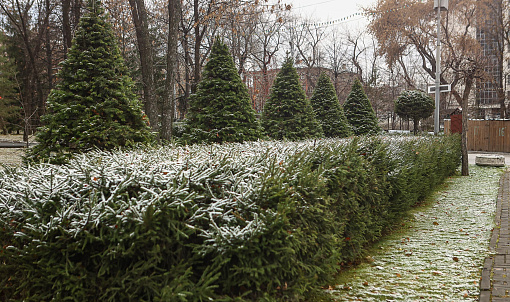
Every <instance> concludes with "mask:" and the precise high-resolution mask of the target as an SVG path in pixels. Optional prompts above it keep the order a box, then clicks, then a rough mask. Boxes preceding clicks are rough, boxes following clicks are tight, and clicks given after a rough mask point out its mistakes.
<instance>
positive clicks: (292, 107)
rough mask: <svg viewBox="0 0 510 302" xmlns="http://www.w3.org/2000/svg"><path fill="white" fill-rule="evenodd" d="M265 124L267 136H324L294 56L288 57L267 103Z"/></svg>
mask: <svg viewBox="0 0 510 302" xmlns="http://www.w3.org/2000/svg"><path fill="white" fill-rule="evenodd" d="M262 126H263V127H264V130H265V133H266V135H267V136H269V137H271V138H274V139H288V140H299V139H306V138H315V137H322V136H323V132H322V127H321V125H320V123H319V122H318V121H317V119H316V118H315V114H314V112H313V109H312V105H311V104H310V102H309V101H308V99H307V98H306V94H305V91H304V90H303V87H302V86H301V84H300V83H299V75H298V74H297V71H296V68H294V62H293V60H292V59H291V58H287V59H286V60H285V62H284V63H283V66H282V69H281V70H280V72H279V73H278V75H277V76H276V79H275V81H274V83H273V87H272V88H271V94H270V95H269V100H268V101H267V102H266V104H265V105H264V111H263V115H262Z"/></svg>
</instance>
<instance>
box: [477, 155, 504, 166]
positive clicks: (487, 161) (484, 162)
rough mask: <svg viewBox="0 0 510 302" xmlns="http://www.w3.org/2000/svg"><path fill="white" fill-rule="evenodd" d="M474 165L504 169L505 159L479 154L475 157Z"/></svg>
mask: <svg viewBox="0 0 510 302" xmlns="http://www.w3.org/2000/svg"><path fill="white" fill-rule="evenodd" d="M475 164H476V165H478V166H491V167H504V166H505V157H504V156H503V155H497V154H481V155H477V156H476V158H475Z"/></svg>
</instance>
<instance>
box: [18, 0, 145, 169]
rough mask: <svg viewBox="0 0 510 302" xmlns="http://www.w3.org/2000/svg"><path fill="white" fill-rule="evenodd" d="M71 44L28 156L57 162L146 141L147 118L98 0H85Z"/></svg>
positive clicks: (37, 159)
mask: <svg viewBox="0 0 510 302" xmlns="http://www.w3.org/2000/svg"><path fill="white" fill-rule="evenodd" d="M87 9H88V12H87V13H86V14H85V15H84V16H83V17H82V18H81V19H80V22H79V24H78V30H77V31H76V35H75V38H74V40H73V43H72V47H71V49H70V50H69V53H68V57H67V59H66V60H65V61H64V62H63V63H62V69H61V70H60V72H59V73H58V78H59V80H60V83H59V84H58V85H57V86H56V88H55V89H53V90H52V91H51V93H50V95H49V97H48V100H47V104H48V108H47V114H46V115H44V116H43V117H42V121H43V123H44V126H43V127H41V128H40V129H39V131H38V133H37V135H36V139H37V141H38V142H39V144H38V145H37V146H35V147H34V148H32V151H31V152H30V153H29V154H28V157H27V158H28V159H29V160H35V161H39V160H41V159H47V158H49V157H50V154H51V153H53V157H52V159H51V161H53V162H56V163H59V162H63V161H64V160H65V159H66V158H68V157H70V156H71V154H72V153H73V152H86V151H89V150H92V149H95V148H99V149H102V150H108V149H112V148H116V147H119V146H120V147H124V146H130V145H133V144H134V143H138V142H142V143H145V142H149V141H151V140H152V137H153V136H152V134H151V132H150V128H149V125H148V120H147V117H146V116H145V115H144V113H143V111H142V107H141V104H140V102H139V101H138V99H137V97H136V95H135V94H134V93H133V82H132V80H131V78H130V77H129V76H128V75H127V74H128V70H127V68H126V67H125V65H124V61H123V59H122V56H121V54H120V51H119V48H118V46H117V43H116V39H115V37H114V34H113V31H112V29H111V26H110V25H109V24H108V23H107V22H106V16H105V14H104V9H103V8H102V6H101V2H100V0H89V3H88V8H87Z"/></svg>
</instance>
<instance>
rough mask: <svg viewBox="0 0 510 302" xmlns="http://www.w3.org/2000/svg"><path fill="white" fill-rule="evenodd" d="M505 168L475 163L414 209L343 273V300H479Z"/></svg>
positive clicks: (338, 290) (339, 288)
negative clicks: (481, 278) (482, 165)
mask: <svg viewBox="0 0 510 302" xmlns="http://www.w3.org/2000/svg"><path fill="white" fill-rule="evenodd" d="M503 172H504V168H492V167H478V166H470V174H471V175H470V176H469V177H461V176H454V177H451V178H449V179H448V180H447V181H446V182H445V184H444V185H443V186H441V187H440V188H439V189H438V191H437V192H436V193H435V194H433V195H432V196H431V197H430V198H429V199H427V200H426V201H425V202H423V203H422V204H420V205H419V206H417V207H415V208H414V209H413V210H411V211H410V213H409V216H408V217H407V218H406V219H403V221H402V227H401V228H400V229H398V230H396V231H395V232H393V233H391V235H389V236H387V237H385V239H384V240H382V241H380V242H379V243H378V244H377V245H376V246H375V248H374V249H372V250H371V251H370V256H369V257H367V259H366V261H364V262H363V263H361V264H360V265H359V266H357V267H355V268H352V269H349V270H347V271H345V272H343V273H342V274H340V275H339V277H338V280H337V285H336V286H335V287H334V289H333V290H331V293H332V294H333V295H334V297H335V298H336V299H339V301H358V300H361V301H390V300H391V301H393V300H395V301H402V300H405V301H477V300H478V295H479V284H478V282H479V279H480V270H481V267H482V265H483V259H484V258H485V257H486V256H487V255H488V245H489V240H490V235H491V230H492V228H493V227H494V212H495V209H496V198H497V191H498V188H499V179H500V177H501V175H502V173H503Z"/></svg>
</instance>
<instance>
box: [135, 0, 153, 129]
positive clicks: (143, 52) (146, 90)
mask: <svg viewBox="0 0 510 302" xmlns="http://www.w3.org/2000/svg"><path fill="white" fill-rule="evenodd" d="M129 4H130V6H131V13H132V16H133V23H134V25H135V30H136V40H137V42H138V52H139V54H140V66H141V71H142V84H143V100H144V108H145V111H146V113H147V116H148V117H149V121H150V123H151V127H152V129H153V130H154V131H159V124H160V120H159V108H158V103H157V100H156V97H155V93H154V92H155V88H154V63H153V56H152V45H151V40H150V33H149V24H148V17H147V10H146V8H145V3H144V0H129Z"/></svg>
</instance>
